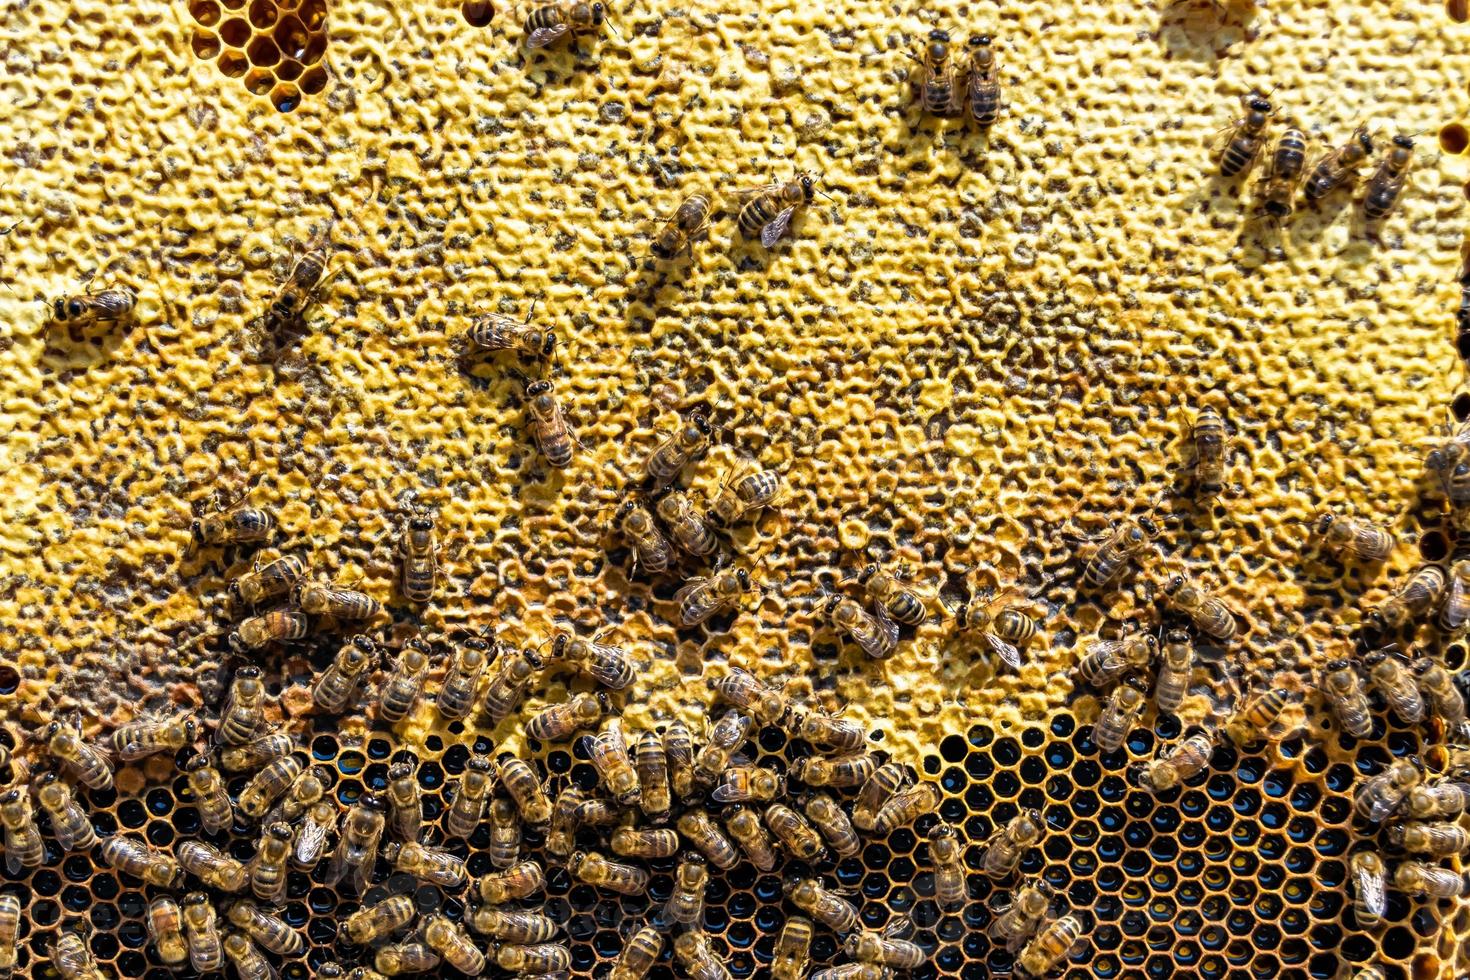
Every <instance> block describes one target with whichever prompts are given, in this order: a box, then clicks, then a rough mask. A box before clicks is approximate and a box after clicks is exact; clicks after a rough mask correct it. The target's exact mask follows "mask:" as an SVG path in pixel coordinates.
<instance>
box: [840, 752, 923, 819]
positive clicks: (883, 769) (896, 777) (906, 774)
mask: <svg viewBox="0 0 1470 980" xmlns="http://www.w3.org/2000/svg"><path fill="white" fill-rule="evenodd" d="M913 781H914V771H913V770H912V769H911V768H909V767H908V766H905V765H903V764H901V763H898V762H885V763H884V764H883V765H881V766H879V767H878V768H877V769H874V770H873V773H872V775H870V776H868V778H867V779H866V780H864V781H863V784H862V788H861V789H859V790H858V795H857V799H856V800H854V801H853V804H852V825H853V826H854V827H856V828H857V829H858V830H861V831H863V832H864V833H867V832H868V831H870V830H872V829H873V821H874V820H875V819H876V818H877V816H878V810H879V808H880V807H882V806H883V804H884V803H886V802H888V800H889V799H890V798H892V796H893V794H895V793H897V792H898V791H899V790H902V789H903V788H904V787H906V786H908V785H909V784H910V783H912V782H913Z"/></svg>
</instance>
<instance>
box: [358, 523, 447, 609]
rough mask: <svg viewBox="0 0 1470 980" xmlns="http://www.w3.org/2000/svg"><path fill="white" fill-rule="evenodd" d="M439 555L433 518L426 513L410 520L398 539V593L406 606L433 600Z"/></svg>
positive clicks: (437, 580) (436, 582) (374, 601)
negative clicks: (400, 593) (405, 602)
mask: <svg viewBox="0 0 1470 980" xmlns="http://www.w3.org/2000/svg"><path fill="white" fill-rule="evenodd" d="M439 551H440V547H439V541H438V538H437V537H436V535H435V533H434V518H432V517H430V516H429V515H428V514H425V513H416V514H414V515H413V516H411V517H409V518H408V520H407V522H406V523H405V524H404V527H403V533H402V534H400V535H399V537H398V564H399V575H398V590H399V591H400V592H402V593H403V598H405V599H407V600H408V601H409V602H428V601H429V600H430V599H432V598H433V597H434V586H435V585H437V584H438V582H439ZM355 594H356V595H361V593H355ZM369 601H370V602H373V603H376V601H377V600H372V599H370V600H369ZM375 612H376V611H375ZM358 618H366V617H358Z"/></svg>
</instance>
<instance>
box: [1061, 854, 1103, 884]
mask: <svg viewBox="0 0 1470 980" xmlns="http://www.w3.org/2000/svg"><path fill="white" fill-rule="evenodd" d="M1068 867H1069V868H1070V869H1071V871H1072V874H1073V875H1074V876H1076V877H1078V878H1085V877H1087V876H1088V875H1091V874H1092V873H1093V872H1095V871H1096V870H1097V858H1096V857H1094V856H1093V855H1092V854H1090V853H1089V852H1087V851H1076V852H1074V853H1073V854H1072V860H1071V862H1070V864H1069V865H1068Z"/></svg>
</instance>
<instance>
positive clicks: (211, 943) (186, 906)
mask: <svg viewBox="0 0 1470 980" xmlns="http://www.w3.org/2000/svg"><path fill="white" fill-rule="evenodd" d="M180 911H182V913H183V917H184V935H185V936H186V937H187V938H188V941H189V965H190V966H192V967H193V968H194V969H195V971H196V972H198V973H213V972H215V971H216V970H220V969H222V968H223V967H224V964H225V951H224V945H223V943H222V941H221V939H220V934H219V919H218V917H217V916H216V915H215V911H214V906H213V905H211V904H210V901H209V896H208V895H206V894H205V893H204V892H190V893H189V894H187V895H185V896H184V901H183V902H182V903H181V904H180Z"/></svg>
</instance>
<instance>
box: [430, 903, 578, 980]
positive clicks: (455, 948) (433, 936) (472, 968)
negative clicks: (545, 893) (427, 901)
mask: <svg viewBox="0 0 1470 980" xmlns="http://www.w3.org/2000/svg"><path fill="white" fill-rule="evenodd" d="M504 914H507V915H509V914H513V913H504ZM547 921H548V922H549V921H550V920H547ZM553 926H554V924H553ZM421 935H422V936H423V937H424V942H426V943H428V944H429V945H430V946H431V947H433V948H434V950H435V951H436V952H437V953H438V954H439V955H440V956H441V957H442V958H443V960H444V962H445V963H448V964H449V965H450V966H452V967H453V968H454V969H456V970H458V971H459V972H461V973H464V974H466V975H468V976H472V977H476V976H479V975H480V974H481V973H483V972H484V970H485V964H486V959H485V954H484V953H482V952H480V950H479V949H478V948H477V947H476V946H475V944H474V943H472V942H470V937H469V936H467V935H465V932H464V930H463V929H461V928H460V927H459V926H458V925H457V924H456V923H455V922H454V921H452V920H451V919H450V918H449V917H448V916H446V915H443V914H441V913H435V914H434V915H431V916H429V917H428V918H426V919H425V920H424V925H423V929H422V931H421Z"/></svg>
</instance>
